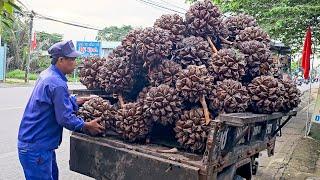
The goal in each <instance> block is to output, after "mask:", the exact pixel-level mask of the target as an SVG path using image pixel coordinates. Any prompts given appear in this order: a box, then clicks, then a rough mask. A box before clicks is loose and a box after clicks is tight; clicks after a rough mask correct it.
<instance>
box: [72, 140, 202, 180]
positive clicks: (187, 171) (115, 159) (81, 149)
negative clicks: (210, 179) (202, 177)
mask: <svg viewBox="0 0 320 180" xmlns="http://www.w3.org/2000/svg"><path fill="white" fill-rule="evenodd" d="M69 163H70V170H72V171H75V172H78V173H81V174H84V175H87V176H90V177H93V178H95V179H112V180H114V179H117V180H135V179H139V180H150V179H152V180H163V179H165V180H171V179H172V180H189V179H190V180H197V179H199V168H197V167H193V166H189V165H185V164H182V163H178V162H175V161H171V160H166V159H162V158H159V157H155V156H151V155H147V154H143V153H140V152H136V151H132V150H128V149H125V148H117V147H112V146H110V145H109V144H104V143H98V142H95V141H90V140H89V139H85V138H81V137H77V136H75V135H72V136H71V139H70V161H69Z"/></svg>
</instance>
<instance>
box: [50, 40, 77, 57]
mask: <svg viewBox="0 0 320 180" xmlns="http://www.w3.org/2000/svg"><path fill="white" fill-rule="evenodd" d="M48 53H49V54H50V55H51V57H52V58H58V57H70V58H76V57H79V56H80V55H81V53H80V52H79V51H76V50H75V48H74V45H73V42H72V40H70V41H62V42H58V43H55V44H54V45H52V46H51V47H50V48H49V50H48Z"/></svg>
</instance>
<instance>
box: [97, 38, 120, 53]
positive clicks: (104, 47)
mask: <svg viewBox="0 0 320 180" xmlns="http://www.w3.org/2000/svg"><path fill="white" fill-rule="evenodd" d="M120 44H121V42H120V41H102V42H101V54H100V55H101V57H108V55H109V54H110V53H111V52H112V50H113V49H115V48H116V47H117V46H119V45H120Z"/></svg>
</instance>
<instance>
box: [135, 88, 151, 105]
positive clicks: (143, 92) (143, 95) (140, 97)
mask: <svg viewBox="0 0 320 180" xmlns="http://www.w3.org/2000/svg"><path fill="white" fill-rule="evenodd" d="M150 88H151V86H147V87H144V88H143V89H142V90H141V91H140V92H139V94H138V97H137V103H139V104H140V105H142V106H143V105H144V100H145V98H146V97H147V93H148V91H149V90H150Z"/></svg>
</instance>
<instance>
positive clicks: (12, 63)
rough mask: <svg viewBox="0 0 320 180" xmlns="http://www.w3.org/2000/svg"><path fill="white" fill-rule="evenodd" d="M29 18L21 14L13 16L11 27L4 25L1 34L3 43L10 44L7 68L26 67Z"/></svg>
mask: <svg viewBox="0 0 320 180" xmlns="http://www.w3.org/2000/svg"><path fill="white" fill-rule="evenodd" d="M29 20H30V19H29V18H25V17H23V16H20V15H15V16H14V17H13V23H12V25H11V27H7V26H4V27H3V32H2V34H1V36H2V41H3V43H5V44H7V46H8V53H7V63H6V64H7V69H8V70H12V69H21V70H23V69H24V67H25V66H24V65H25V62H26V57H27V53H28V38H29V35H28V32H29V26H28V25H29Z"/></svg>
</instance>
